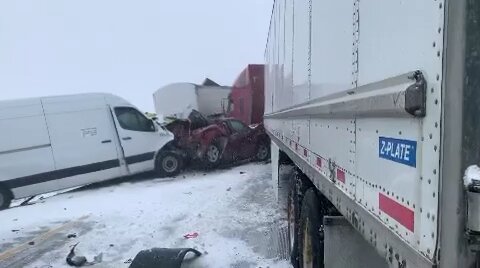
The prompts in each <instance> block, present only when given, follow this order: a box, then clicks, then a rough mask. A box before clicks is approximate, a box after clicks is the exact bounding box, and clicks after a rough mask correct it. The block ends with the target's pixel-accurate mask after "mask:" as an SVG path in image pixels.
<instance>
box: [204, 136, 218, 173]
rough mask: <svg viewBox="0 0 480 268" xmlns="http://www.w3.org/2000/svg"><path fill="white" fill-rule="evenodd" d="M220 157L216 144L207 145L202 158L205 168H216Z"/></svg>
mask: <svg viewBox="0 0 480 268" xmlns="http://www.w3.org/2000/svg"><path fill="white" fill-rule="evenodd" d="M221 157H222V151H221V149H220V146H219V145H218V143H217V142H212V143H211V144H210V145H208V147H207V151H206V152H205V157H204V158H205V162H206V165H207V167H209V168H213V167H217V166H218V165H219V164H220V160H221Z"/></svg>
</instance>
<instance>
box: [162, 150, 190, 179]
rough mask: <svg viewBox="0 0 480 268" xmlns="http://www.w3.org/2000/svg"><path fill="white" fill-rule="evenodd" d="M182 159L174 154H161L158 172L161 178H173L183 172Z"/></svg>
mask: <svg viewBox="0 0 480 268" xmlns="http://www.w3.org/2000/svg"><path fill="white" fill-rule="evenodd" d="M182 163H183V161H182V157H181V156H180V155H178V154H176V153H174V152H161V153H160V154H159V155H158V157H157V163H156V170H157V173H158V175H160V176H161V177H173V176H176V175H178V174H179V173H180V171H181V170H182Z"/></svg>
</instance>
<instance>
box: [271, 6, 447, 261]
mask: <svg viewBox="0 0 480 268" xmlns="http://www.w3.org/2000/svg"><path fill="white" fill-rule="evenodd" d="M289 2H290V1H288V0H283V1H281V0H280V1H279V0H277V1H275V7H274V13H275V11H276V10H277V9H278V8H283V9H285V11H284V12H283V13H284V14H285V16H284V22H283V23H284V25H285V28H284V29H285V34H284V35H283V37H284V39H278V34H277V32H276V31H272V29H271V31H270V35H269V39H268V43H267V51H266V55H270V53H272V52H273V54H275V53H276V52H277V50H278V49H280V50H282V44H283V50H284V53H285V61H284V62H277V61H276V60H275V57H270V56H267V57H266V61H267V67H266V68H268V69H269V70H270V71H271V72H275V71H277V70H278V69H282V70H285V71H283V72H282V76H283V80H284V81H290V79H292V81H293V86H292V87H289V85H288V83H283V85H282V86H281V87H280V86H278V85H279V83H278V82H277V81H278V80H277V79H276V77H277V76H278V75H276V74H271V72H270V76H269V77H267V82H266V85H267V87H268V88H267V89H266V92H267V94H269V95H267V96H266V98H267V99H272V100H273V103H274V104H276V105H273V111H272V112H271V113H268V112H266V115H265V118H266V120H265V122H266V126H267V129H268V131H269V132H270V134H271V136H272V138H273V141H274V142H275V143H276V144H277V145H278V146H279V147H280V149H281V150H282V151H285V152H286V153H287V154H288V155H289V156H290V157H291V158H292V159H293V160H294V161H295V163H296V164H297V165H298V166H299V167H300V168H302V170H303V171H304V173H306V174H307V175H309V177H310V178H311V179H312V180H313V181H314V183H315V184H316V185H317V187H318V188H319V189H320V190H321V191H322V192H323V193H324V194H325V195H326V196H327V197H328V198H330V200H331V201H332V202H333V203H334V204H335V205H336V206H337V208H339V210H340V211H341V212H342V214H344V215H345V216H346V217H347V218H348V219H349V220H350V221H351V222H357V223H358V222H360V223H362V224H361V226H357V229H359V231H361V232H362V233H363V235H364V237H365V238H366V239H367V240H369V241H370V243H371V244H372V245H374V246H375V247H376V248H377V250H378V251H379V252H380V253H381V254H382V255H384V256H385V257H386V258H387V257H388V256H389V255H390V256H393V255H398V256H399V258H400V261H403V260H405V262H406V263H408V264H410V265H409V266H410V267H412V266H413V267H421V266H425V267H429V266H432V265H433V264H434V263H436V262H437V249H438V248H437V240H438V211H439V207H438V194H439V168H440V167H439V164H440V129H441V122H440V118H441V109H440V107H441V91H442V68H443V37H444V35H443V30H444V12H445V10H444V1H443V0H438V1H421V2H418V1H414V0H407V1H400V0H398V1H386V2H385V1H384V2H381V1H375V0H366V1H361V2H360V1H358V0H351V1H333V0H319V1H311V0H310V1H307V0H305V1H295V3H293V5H292V7H291V9H290V6H289ZM280 13H281V12H280ZM406 18H408V19H406ZM272 19H273V22H272V25H273V27H274V26H275V25H277V24H279V23H282V22H277V21H276V20H278V16H275V15H274V16H272ZM280 19H282V18H280ZM289 19H291V20H293V23H292V24H293V25H294V26H293V29H291V33H289V27H287V25H289ZM290 36H293V40H292V47H289V37H290ZM272 42H273V43H275V44H271V43H272ZM270 48H273V49H274V50H273V51H270V50H269V49H270ZM289 53H292V57H291V58H290V57H289ZM278 64H280V65H281V66H280V67H277V65H278ZM288 66H293V70H292V74H293V75H292V77H291V78H290V76H289V71H288V69H289V67H288ZM417 71H419V72H417ZM272 79H273V81H272ZM412 86H416V87H418V88H421V89H422V90H425V91H423V93H425V95H424V96H422V95H421V94H419V95H417V96H416V97H418V100H419V101H420V102H422V100H423V98H425V102H424V103H423V104H424V105H425V106H423V107H420V108H418V109H417V110H416V111H414V112H412V111H411V109H410V108H411V107H410V106H409V105H411V104H410V103H409V100H407V98H406V95H407V94H408V95H410V93H411V90H410V88H411V87H412ZM407 89H409V90H407ZM289 92H291V93H289ZM409 109H410V110H409Z"/></svg>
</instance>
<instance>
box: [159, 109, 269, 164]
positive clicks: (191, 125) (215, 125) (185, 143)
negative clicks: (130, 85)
mask: <svg viewBox="0 0 480 268" xmlns="http://www.w3.org/2000/svg"><path fill="white" fill-rule="evenodd" d="M165 127H166V128H167V129H168V130H170V131H171V132H172V133H173V134H174V136H175V140H174V142H175V145H176V146H177V147H178V148H180V149H182V150H183V151H184V152H186V156H187V158H189V159H191V160H199V161H201V162H202V163H203V164H205V165H206V166H207V167H216V166H218V165H219V164H220V163H222V162H223V163H231V162H235V161H238V160H245V159H255V160H257V161H265V160H267V159H268V158H269V157H270V139H269V137H268V136H267V134H266V133H265V129H264V127H263V125H262V124H256V125H252V126H247V125H245V124H244V123H243V122H241V121H240V120H237V119H233V118H221V119H218V118H217V119H213V120H212V119H207V118H206V117H204V116H203V115H202V114H200V113H199V112H197V111H195V110H194V111H192V113H191V114H190V116H189V118H188V119H186V120H180V119H176V120H173V121H172V122H170V123H168V124H166V125H165Z"/></svg>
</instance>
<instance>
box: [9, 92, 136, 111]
mask: <svg viewBox="0 0 480 268" xmlns="http://www.w3.org/2000/svg"><path fill="white" fill-rule="evenodd" d="M40 102H43V103H51V104H53V103H68V102H73V103H78V102H82V103H88V102H92V103H97V104H98V103H103V104H109V105H112V106H132V104H130V103H129V102H128V101H126V100H125V99H123V98H121V97H119V96H116V95H113V94H110V93H83V94H73V95H58V96H45V97H36V98H24V99H12V100H0V109H6V108H10V107H19V106H31V105H36V104H40Z"/></svg>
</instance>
